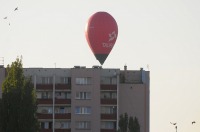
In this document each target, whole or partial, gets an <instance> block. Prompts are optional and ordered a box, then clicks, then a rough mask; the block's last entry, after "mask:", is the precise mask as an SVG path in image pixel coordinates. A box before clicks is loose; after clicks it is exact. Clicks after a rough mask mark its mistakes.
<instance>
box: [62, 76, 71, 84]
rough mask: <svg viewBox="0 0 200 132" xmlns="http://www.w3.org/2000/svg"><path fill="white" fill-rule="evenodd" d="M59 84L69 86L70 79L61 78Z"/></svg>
mask: <svg viewBox="0 0 200 132" xmlns="http://www.w3.org/2000/svg"><path fill="white" fill-rule="evenodd" d="M60 83H61V84H70V78H69V77H61V78H60Z"/></svg>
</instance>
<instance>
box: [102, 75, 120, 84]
mask: <svg viewBox="0 0 200 132" xmlns="http://www.w3.org/2000/svg"><path fill="white" fill-rule="evenodd" d="M101 84H117V78H116V77H101Z"/></svg>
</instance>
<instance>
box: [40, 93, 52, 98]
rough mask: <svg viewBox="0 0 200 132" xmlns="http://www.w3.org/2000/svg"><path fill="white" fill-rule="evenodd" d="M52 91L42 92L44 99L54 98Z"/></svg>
mask: <svg viewBox="0 0 200 132" xmlns="http://www.w3.org/2000/svg"><path fill="white" fill-rule="evenodd" d="M52 95H53V94H52V92H41V98H42V99H52Z"/></svg>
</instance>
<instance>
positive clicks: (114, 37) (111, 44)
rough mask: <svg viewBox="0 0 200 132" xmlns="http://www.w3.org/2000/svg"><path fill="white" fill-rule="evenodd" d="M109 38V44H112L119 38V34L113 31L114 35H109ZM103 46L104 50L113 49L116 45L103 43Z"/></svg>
mask: <svg viewBox="0 0 200 132" xmlns="http://www.w3.org/2000/svg"><path fill="white" fill-rule="evenodd" d="M108 37H109V39H108V42H110V41H113V40H114V39H116V38H117V34H116V33H115V31H113V32H112V33H109V34H108ZM102 46H103V47H104V48H112V47H113V46H114V44H113V43H102Z"/></svg>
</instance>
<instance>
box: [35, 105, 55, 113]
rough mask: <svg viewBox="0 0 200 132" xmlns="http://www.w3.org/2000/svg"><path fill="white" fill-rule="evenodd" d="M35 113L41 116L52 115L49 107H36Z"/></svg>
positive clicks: (51, 109)
mask: <svg viewBox="0 0 200 132" xmlns="http://www.w3.org/2000/svg"><path fill="white" fill-rule="evenodd" d="M37 112H38V113H42V114H52V113H53V108H52V107H50V106H38V109H37Z"/></svg>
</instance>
